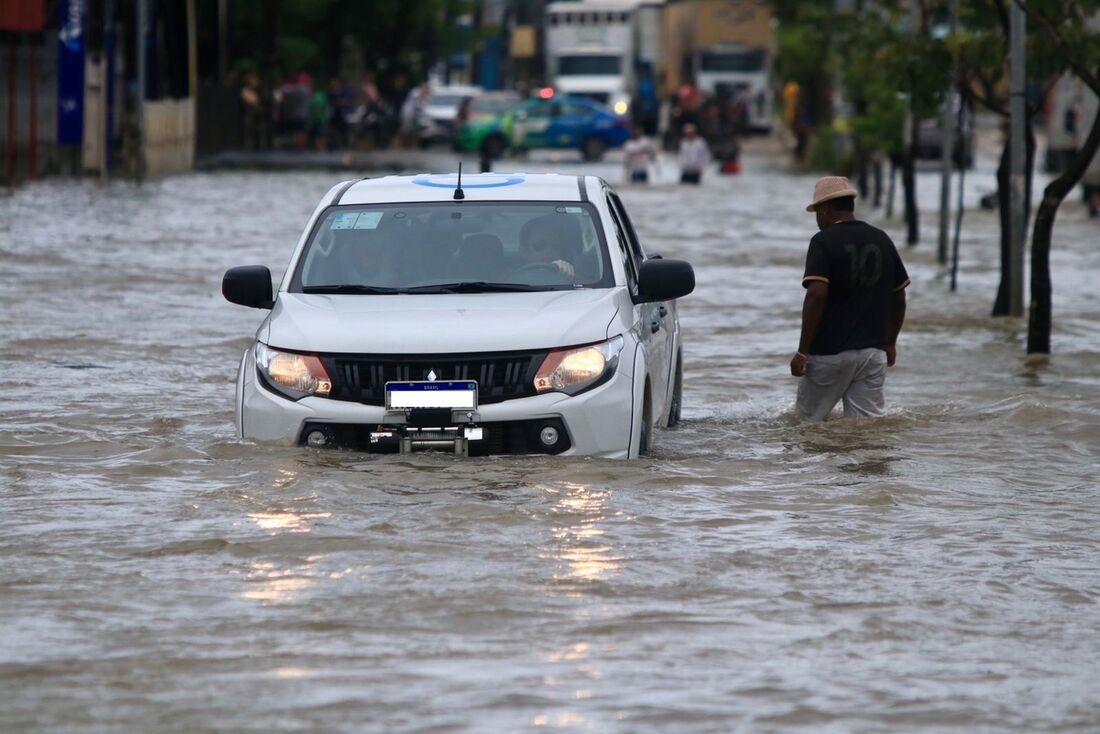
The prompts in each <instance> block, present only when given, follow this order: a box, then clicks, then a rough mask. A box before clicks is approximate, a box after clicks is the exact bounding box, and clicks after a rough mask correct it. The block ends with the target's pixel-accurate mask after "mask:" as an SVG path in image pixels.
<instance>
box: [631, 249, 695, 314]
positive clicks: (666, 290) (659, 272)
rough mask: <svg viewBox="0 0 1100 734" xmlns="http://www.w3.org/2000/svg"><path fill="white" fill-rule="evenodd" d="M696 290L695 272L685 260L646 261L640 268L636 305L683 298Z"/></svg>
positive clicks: (635, 298)
mask: <svg viewBox="0 0 1100 734" xmlns="http://www.w3.org/2000/svg"><path fill="white" fill-rule="evenodd" d="M693 290H695V271H694V270H693V269H692V267H691V265H690V264H688V263H686V262H684V261H683V260H664V259H661V260H653V259H650V260H645V261H644V262H642V265H641V267H639V268H638V295H636V296H634V302H635V303H653V302H655V301H671V300H673V299H676V298H682V297H683V296H686V295H687V294H689V293H691V292H692V291H693Z"/></svg>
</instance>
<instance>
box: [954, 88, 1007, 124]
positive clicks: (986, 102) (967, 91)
mask: <svg viewBox="0 0 1100 734" xmlns="http://www.w3.org/2000/svg"><path fill="white" fill-rule="evenodd" d="M959 93H960V94H962V95H964V96H967V97H970V99H972V100H974V101H975V102H978V103H980V104H981V105H982V106H983V107H985V108H986V109H987V110H989V111H990V112H993V113H994V114H997V115H1000V116H1001V117H1008V111H1007V110H1005V109H1004V108H1003V107H999V106H998V105H997V103H996V102H994V101H993V100H992V99H990V98H989V97H987V96H983V95H981V94H978V93H977V92H975V91H974V88H973V87H972V86H970V85H969V84H959Z"/></svg>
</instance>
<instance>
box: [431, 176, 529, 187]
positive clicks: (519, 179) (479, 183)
mask: <svg viewBox="0 0 1100 734" xmlns="http://www.w3.org/2000/svg"><path fill="white" fill-rule="evenodd" d="M413 183H414V184H416V185H417V186H430V187H432V188H433V189H453V188H455V187H456V186H457V185H458V176H457V175H455V174H447V175H443V176H421V177H420V178H414V179H413ZM521 183H523V176H493V175H485V174H477V175H473V176H467V177H466V178H465V179H464V180H463V181H462V188H464V189H498V188H500V187H502V186H515V185H516V184H521Z"/></svg>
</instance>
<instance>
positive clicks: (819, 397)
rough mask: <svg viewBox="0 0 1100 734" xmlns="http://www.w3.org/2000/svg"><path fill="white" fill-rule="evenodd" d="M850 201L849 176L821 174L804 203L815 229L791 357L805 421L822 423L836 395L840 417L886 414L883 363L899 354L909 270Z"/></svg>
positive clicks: (797, 408) (852, 192) (797, 409)
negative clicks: (799, 325) (813, 215)
mask: <svg viewBox="0 0 1100 734" xmlns="http://www.w3.org/2000/svg"><path fill="white" fill-rule="evenodd" d="M855 199H856V192H855V190H854V189H853V188H852V186H851V184H849V183H848V179H846V178H844V177H843V176H825V177H824V178H821V179H819V180H818V182H817V185H816V186H815V187H814V201H813V203H812V204H810V205H809V206H807V207H806V211H808V212H814V213H816V214H817V226H818V228H819V229H820V230H821V231H820V232H818V233H817V234H816V235H814V237H813V239H811V240H810V249H809V251H808V252H807V253H806V274H805V275H804V276H803V278H802V286H803V287H804V288H805V289H806V298H805V300H804V301H803V303H802V337H801V339H800V340H799V342H798V352H797V353H796V354H795V355H794V357H793V358H792V359H791V374H792V375H794V376H795V377H801V378H802V380H801V381H800V382H799V384H798V399H797V401H796V402H795V412H796V413H797V414H798V417H799V419H800V420H804V421H821V420H824V419H825V417H826V416H827V415H829V413H830V412H831V411H832V409H833V407H834V406H835V405H836V404H837V402H838V401H839V400H842V399H843V401H844V415H846V416H881V415H883V414H884V413H885V412H886V400H885V397H884V395H883V385H884V384H885V382H886V367H887V366H893V364H894V360H895V358H896V356H897V355H896V351H895V350H896V347H895V344H896V343H897V339H898V332H900V331H901V325H902V323H903V322H904V321H905V287H906V286H907V285H909V275H908V274H907V273H906V272H905V266H904V265H903V264H902V262H901V258H900V257H899V256H898V251H897V248H895V247H894V243H893V242H892V241H891V240H890V237H889V236H888V235H887V234H886V233H885V232H883V231H882V230H881V229H876V228H875V227H872V226H871V225H869V224H867V223H866V222H861V221H859V220H857V219H856V218H855V214H854V212H855Z"/></svg>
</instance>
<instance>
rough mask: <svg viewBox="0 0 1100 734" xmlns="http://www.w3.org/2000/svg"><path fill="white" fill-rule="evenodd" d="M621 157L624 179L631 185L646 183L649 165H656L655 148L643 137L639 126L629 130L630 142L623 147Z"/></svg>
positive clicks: (651, 142)
mask: <svg viewBox="0 0 1100 734" xmlns="http://www.w3.org/2000/svg"><path fill="white" fill-rule="evenodd" d="M623 156H624V157H623V168H624V169H625V173H626V179H627V180H628V181H630V182H631V183H646V182H648V181H649V164H650V163H653V164H656V163H657V148H656V146H654V145H653V141H652V140H650V139H649V138H647V137H646V136H645V133H644V132H643V130H642V126H641V125H635V126H634V127H633V128H631V130H630V140H628V141H626V145H624V146H623Z"/></svg>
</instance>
